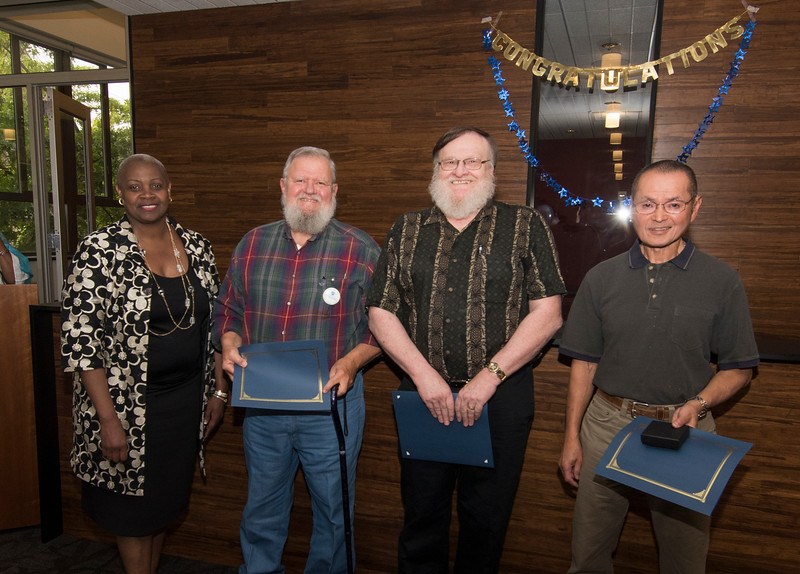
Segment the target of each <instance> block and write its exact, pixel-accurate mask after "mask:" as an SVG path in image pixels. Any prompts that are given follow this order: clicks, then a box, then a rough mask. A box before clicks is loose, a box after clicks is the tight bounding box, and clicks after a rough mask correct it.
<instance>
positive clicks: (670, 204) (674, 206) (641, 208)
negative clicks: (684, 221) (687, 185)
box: [633, 198, 694, 215]
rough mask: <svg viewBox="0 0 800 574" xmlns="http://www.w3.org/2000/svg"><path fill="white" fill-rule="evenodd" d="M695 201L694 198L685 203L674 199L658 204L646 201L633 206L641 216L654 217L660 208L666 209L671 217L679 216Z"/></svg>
mask: <svg viewBox="0 0 800 574" xmlns="http://www.w3.org/2000/svg"><path fill="white" fill-rule="evenodd" d="M693 201H694V198H692V199H690V200H688V201H684V200H683V199H672V200H670V201H666V202H664V203H656V202H655V201H649V200H644V201H640V202H639V203H634V204H633V210H634V211H635V212H636V213H638V214H639V215H652V214H653V213H655V212H656V209H658V207H659V206H661V207H663V208H664V211H666V212H667V213H669V214H670V215H678V214H679V213H683V210H684V209H686V206H687V205H689V204H690V203H692V202H693Z"/></svg>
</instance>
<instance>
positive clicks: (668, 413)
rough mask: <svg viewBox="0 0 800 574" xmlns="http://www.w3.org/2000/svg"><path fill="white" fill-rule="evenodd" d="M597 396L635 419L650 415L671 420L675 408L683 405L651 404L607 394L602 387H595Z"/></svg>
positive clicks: (662, 419) (652, 417)
mask: <svg viewBox="0 0 800 574" xmlns="http://www.w3.org/2000/svg"><path fill="white" fill-rule="evenodd" d="M597 396H599V397H600V398H601V399H603V400H604V401H605V402H607V403H608V404H609V405H612V406H614V407H616V408H618V409H619V410H621V411H623V412H624V413H626V414H627V415H628V416H629V417H631V418H632V419H635V418H636V417H637V416H642V417H650V418H651V419H656V420H659V421H671V420H672V414H673V413H674V412H675V409H677V408H678V407H680V406H682V405H683V403H680V404H676V405H651V404H649V403H641V402H639V401H634V400H633V399H626V398H623V397H616V396H614V395H609V394H608V393H607V392H605V391H603V390H602V389H597Z"/></svg>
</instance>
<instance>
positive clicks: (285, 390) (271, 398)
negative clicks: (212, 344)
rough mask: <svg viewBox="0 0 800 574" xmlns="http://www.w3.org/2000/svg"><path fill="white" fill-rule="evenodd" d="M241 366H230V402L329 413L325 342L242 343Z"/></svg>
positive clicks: (255, 406) (285, 409) (240, 349)
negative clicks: (245, 362) (231, 385)
mask: <svg viewBox="0 0 800 574" xmlns="http://www.w3.org/2000/svg"><path fill="white" fill-rule="evenodd" d="M239 353H240V354H241V355H242V356H243V357H245V358H246V359H247V367H245V368H244V369H243V368H241V367H239V366H238V365H235V366H234V368H233V389H232V392H231V395H232V399H231V404H233V406H236V407H250V408H257V409H271V410H279V411H310V412H330V410H331V398H330V394H329V393H323V392H322V387H324V386H325V383H327V382H328V359H327V352H326V350H325V344H324V343H323V342H322V341H319V340H308V341H287V342H272V343H256V344H253V345H242V346H241V347H239Z"/></svg>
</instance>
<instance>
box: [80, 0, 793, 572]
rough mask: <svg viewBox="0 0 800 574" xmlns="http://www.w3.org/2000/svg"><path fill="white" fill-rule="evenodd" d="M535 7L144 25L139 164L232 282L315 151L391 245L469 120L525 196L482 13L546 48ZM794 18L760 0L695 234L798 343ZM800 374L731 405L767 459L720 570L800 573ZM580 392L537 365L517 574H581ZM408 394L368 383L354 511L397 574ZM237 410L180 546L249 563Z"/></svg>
mask: <svg viewBox="0 0 800 574" xmlns="http://www.w3.org/2000/svg"><path fill="white" fill-rule="evenodd" d="M665 4H666V6H665V9H664V30H663V41H662V46H663V47H662V52H663V53H669V52H672V51H676V50H678V49H680V48H683V47H685V46H687V45H689V44H691V43H693V42H694V41H696V40H698V39H700V38H702V37H704V36H705V35H706V34H708V33H709V32H711V31H713V30H714V29H716V28H717V27H719V26H720V25H721V24H722V23H723V22H725V21H726V20H728V19H729V18H730V17H732V16H733V15H735V14H736V13H738V11H739V10H740V9H741V6H740V4H739V3H738V2H734V1H730V0H707V1H701V0H691V1H690V0H669V1H667V2H665ZM534 7H535V3H534V2H533V1H532V0H524V1H523V0H507V1H502V2H501V1H499V0H489V1H486V2H477V1H466V2H464V1H457V0H441V1H434V0H415V1H411V0H391V1H386V2H375V3H372V2H365V1H363V0H342V1H337V2H320V1H318V0H306V1H303V2H298V3H278V4H274V5H266V6H258V7H243V8H232V9H220V10H210V11H199V12H189V13H179V14H159V15H157V16H141V17H135V18H132V20H131V31H132V55H133V68H134V78H133V97H134V101H135V138H136V146H137V150H138V151H142V152H149V153H152V154H154V155H156V156H158V157H159V158H161V159H162V160H163V161H164V163H165V164H166V165H167V168H168V169H169V170H170V173H171V175H172V178H173V184H174V196H175V203H174V204H173V208H172V211H173V213H174V215H176V216H177V217H178V219H179V220H181V221H182V222H183V223H185V224H186V225H188V226H189V227H192V228H194V229H197V230H198V231H201V232H202V233H204V234H205V235H207V236H208V237H209V238H210V239H211V240H212V241H213V243H214V245H215V248H216V253H217V257H218V259H219V261H220V267H221V268H223V270H224V268H225V267H226V263H225V262H226V259H227V258H228V257H229V255H230V252H231V250H232V248H233V246H234V245H235V243H236V242H237V241H238V239H239V238H240V237H241V235H242V234H243V233H244V232H246V231H247V230H248V229H250V228H251V227H253V226H256V225H259V224H261V223H264V222H267V221H272V220H274V219H276V218H278V217H280V211H279V199H278V195H279V191H278V179H279V177H280V173H281V169H282V165H283V162H284V159H285V157H286V155H287V154H288V152H289V151H290V150H291V149H293V148H294V147H296V146H299V145H306V144H313V145H319V146H323V147H326V148H328V149H329V150H330V151H331V153H332V154H333V157H334V158H335V159H336V161H337V163H338V167H339V183H340V186H341V189H340V208H339V216H340V217H341V218H342V219H343V220H345V221H348V222H350V223H354V224H356V225H358V226H360V227H362V228H364V229H365V230H367V231H368V232H370V233H372V234H373V235H374V236H375V237H376V239H378V240H379V241H382V240H383V238H384V236H385V233H386V231H387V230H388V228H389V226H390V224H391V222H392V220H393V219H394V218H395V217H396V216H397V215H398V214H400V213H401V212H404V211H406V210H409V209H415V208H419V207H422V206H426V205H428V203H429V198H428V196H427V192H426V183H427V181H428V179H429V177H430V167H431V165H430V157H429V153H430V148H431V147H432V145H433V143H434V141H435V140H436V138H437V137H438V136H439V135H440V134H441V133H442V132H443V131H444V130H445V129H447V128H448V127H450V126H451V125H454V124H477V125H480V126H483V127H484V128H486V129H488V130H490V131H491V132H493V133H494V134H496V137H497V139H498V141H499V142H500V144H501V163H500V165H499V168H498V181H499V190H500V191H499V195H500V197H501V198H503V199H506V200H509V201H514V202H523V201H524V193H525V176H526V169H525V165H524V162H522V161H521V160H519V158H518V156H517V154H518V151H517V150H516V142H515V140H514V139H513V138H512V137H511V136H510V135H509V134H508V133H507V131H506V128H505V124H506V119H505V118H504V117H503V114H502V112H501V111H500V107H499V104H498V100H497V96H496V93H495V87H494V84H493V81H492V77H491V74H490V72H489V70H488V67H487V65H486V56H485V54H484V53H483V51H482V50H481V46H480V40H481V38H480V36H481V29H482V25H481V24H480V18H481V17H482V16H485V15H495V14H497V12H499V11H500V10H502V11H503V20H502V23H501V27H502V29H503V30H504V31H505V32H507V33H509V34H511V35H512V37H514V38H515V39H516V40H517V41H519V42H521V43H523V44H525V45H530V46H532V45H533V29H534V20H535V13H534V12H535V10H534ZM799 19H800V5H798V4H797V3H796V2H794V0H773V1H769V0H765V1H764V2H761V11H760V12H759V20H760V22H761V23H760V24H759V26H758V29H757V31H756V35H755V37H754V40H753V46H752V50H751V52H750V53H749V54H748V55H747V57H746V59H745V62H744V64H743V66H742V69H741V74H740V76H739V78H738V79H737V80H736V82H735V84H734V87H733V89H732V90H731V92H730V94H729V95H727V96H726V98H725V103H724V105H723V107H722V109H721V110H720V112H719V113H718V115H717V119H716V120H715V122H714V124H713V126H712V127H711V129H710V130H709V131H708V134H707V135H706V136H705V138H704V139H703V141H702V143H701V144H700V146H699V147H698V149H697V150H696V151H695V153H694V155H693V157H692V159H691V160H690V164H691V165H692V166H693V167H694V168H695V169H696V170H697V172H698V175H699V178H700V187H701V191H702V193H703V195H704V198H705V202H704V204H703V208H702V210H701V213H700V216H699V218H698V220H697V223H696V225H695V230H694V234H693V236H694V239H695V240H696V241H697V243H699V245H700V246H701V247H702V248H704V249H706V250H707V251H709V252H711V253H712V254H715V255H718V256H719V257H721V258H723V259H724V260H726V261H728V262H729V263H730V264H732V265H733V266H735V267H736V268H738V269H739V270H740V272H741V273H742V276H743V278H744V281H745V284H746V287H747V289H748V292H749V295H750V300H751V304H752V306H753V315H754V319H755V324H756V328H757V330H759V331H762V332H766V333H773V334H782V335H793V336H795V337H798V336H800V327H799V326H798V320H797V309H798V302H799V301H798V298H799V297H800V295H799V294H798V293H800V289H798V281H797V277H798V271H800V269H798V267H800V261H799V260H798V252H800V249H798V247H800V245H799V244H800V237H799V236H798V233H797V230H796V222H797V220H798V216H800V213H799V211H800V194H799V192H798V183H800V173H799V172H800V165H798V160H797V157H798V155H800V154H799V153H798V152H800V149H798V147H799V146H798V140H797V136H796V134H797V133H798V130H800V115H798V111H797V110H798V109H800V105H798V104H800V102H798V99H799V98H800V95H799V94H800V89H798V88H800V86H798V80H797V77H796V75H795V74H796V62H797V57H798V49H797V47H796V38H795V35H796V30H797V29H798V20H799ZM733 49H734V48H733V47H730V49H729V50H727V51H726V52H725V54H724V55H717V56H714V57H709V58H708V60H707V61H706V62H703V63H702V64H697V65H694V64H693V65H692V67H691V68H689V69H688V70H682V69H680V70H678V71H677V72H676V73H675V75H674V76H670V77H664V78H662V81H661V82H660V85H659V88H658V108H657V109H658V111H657V114H656V137H655V149H654V153H653V157H654V158H655V159H659V158H666V157H674V156H675V155H677V153H678V152H679V151H680V149H681V148H682V147H683V145H685V143H686V142H688V141H689V139H690V138H691V137H692V134H693V133H694V130H695V129H696V127H697V125H698V124H699V122H700V121H701V120H702V118H703V116H704V115H705V113H706V109H707V107H708V105H709V103H710V101H711V98H712V97H713V96H714V95H716V91H717V89H718V87H719V84H720V82H721V80H722V78H723V77H724V75H725V73H726V72H727V68H728V63H729V61H730V58H731V56H732V54H733ZM505 76H506V78H507V80H508V85H509V88H510V90H511V93H512V95H513V96H514V105H515V108H516V110H517V116H518V118H520V119H522V118H527V116H528V113H529V109H530V107H529V105H528V99H529V97H530V78H529V77H526V74H522V73H515V71H514V70H513V69H511V68H509V69H508V71H507V72H506V73H505ZM526 84H527V85H526ZM575 167H576V169H580V166H575ZM797 375H798V367H797V366H796V365H783V364H769V365H763V366H762V367H761V368H760V372H759V375H758V377H757V379H756V380H755V382H754V383H753V385H752V386H751V388H750V389H749V391H748V392H746V393H744V394H743V396H742V397H741V400H740V401H739V402H738V403H736V404H735V405H726V406H725V407H724V408H722V409H717V414H721V415H722V416H721V417H720V418H719V420H718V426H719V429H720V432H722V433H723V434H728V435H731V436H735V437H737V438H741V439H743V440H748V441H751V442H753V443H755V446H754V448H753V450H752V451H751V452H750V453H749V454H748V455H747V456H746V457H745V459H744V462H743V463H742V465H741V467H740V469H739V470H738V471H737V472H736V473H735V475H734V478H733V480H732V482H731V484H730V486H729V488H728V490H727V491H726V493H725V495H724V497H723V499H722V501H721V503H720V505H719V507H718V508H717V510H716V512H715V516H714V530H713V534H712V544H711V551H710V555H709V572H759V573H769V572H775V573H777V572H789V571H796V570H797V568H798V565H800V546H799V545H798V544H797V529H798V518H797V517H798V516H800V499H798V497H797V492H798V490H800V472H798V467H799V465H800V447H798V446H797V443H796V441H795V440H794V439H793V436H794V435H795V434H796V432H797V413H798V407H800V399H798V392H797V378H798V377H797ZM566 381H567V367H566V366H564V365H563V364H561V363H559V362H558V360H557V354H556V352H555V350H551V351H549V352H548V353H547V354H546V355H545V357H544V359H543V360H542V362H541V364H540V365H539V367H538V368H537V375H536V402H537V404H536V419H535V422H534V428H533V431H532V433H531V437H530V443H529V447H528V456H527V460H526V464H525V469H524V474H523V477H522V484H521V487H520V491H519V494H518V497H517V505H516V508H515V512H514V515H513V518H512V523H511V527H510V529H509V532H508V538H507V542H506V551H505V555H504V558H503V564H502V568H501V570H502V572H504V573H516V572H519V573H522V572H526V573H529V572H554V573H555V572H564V571H566V568H567V566H568V562H569V555H570V552H569V539H570V528H571V526H570V520H571V514H572V506H573V499H572V497H571V496H570V494H569V492H568V491H566V490H565V489H564V488H563V485H562V483H561V481H560V479H559V476H558V472H557V460H558V455H559V451H560V447H561V432H562V428H563V411H564V401H565V391H566ZM396 384H397V378H396V376H395V374H394V373H393V372H392V371H391V369H390V368H389V367H388V366H387V365H385V364H384V363H379V364H378V365H377V366H375V367H374V368H373V369H371V370H370V371H369V372H368V374H367V393H366V396H367V410H368V413H367V432H366V437H365V444H364V449H363V453H362V456H361V459H360V462H359V473H358V494H357V507H356V548H357V551H358V565H359V571H360V572H393V571H394V570H395V567H394V564H395V551H396V537H397V534H398V532H399V528H400V523H401V516H402V509H401V506H400V499H399V485H398V478H399V465H398V463H397V459H396V449H397V443H396V438H395V429H394V421H393V418H392V414H391V406H390V401H389V391H390V390H391V389H392V388H394V387H395V385H396ZM238 416H239V415H238V414H237V413H236V412H235V411H233V410H230V411H229V412H228V413H227V415H226V420H225V424H224V427H223V429H222V430H221V431H220V432H219V433H218V435H217V436H216V437H215V438H214V440H213V441H212V442H211V444H210V446H209V454H208V465H209V474H210V478H209V482H208V484H206V485H204V484H202V483H201V482H199V481H198V482H196V485H195V491H194V495H193V499H192V503H191V508H190V511H189V514H188V516H187V517H186V519H185V520H184V522H183V523H182V524H181V525H180V526H179V527H178V529H177V530H176V531H175V532H174V533H173V535H172V536H171V537H170V539H169V540H168V543H167V548H166V552H169V553H176V554H184V555H187V556H192V557H199V558H203V559H206V560H210V561H214V562H219V563H225V564H235V563H237V562H238V561H239V560H240V555H239V549H238V522H239V517H240V512H241V508H242V505H243V502H244V497H245V488H246V476H245V471H244V467H243V463H242V452H241V438H240V431H241V428H240V421H239V420H238V419H237V417H238ZM297 485H298V489H297V496H296V508H295V513H294V517H293V522H292V527H291V532H290V538H289V542H288V544H287V548H286V564H287V567H288V571H290V572H299V571H301V570H302V564H303V557H304V554H305V551H306V548H307V544H308V532H309V528H310V526H309V510H308V498H307V495H306V494H305V493H304V492H303V487H302V481H301V480H300V479H298V483H297ZM648 524H649V523H648V520H647V518H646V514H645V513H644V512H643V511H642V510H641V508H635V509H634V512H633V513H631V515H630V518H629V520H628V523H627V525H626V528H625V531H624V533H623V536H622V541H621V544H620V547H619V550H618V560H617V562H618V569H617V571H618V572H654V571H655V570H656V566H655V564H656V558H655V548H654V542H653V540H652V535H651V533H650V528H649V525H648ZM82 528H83V527H82ZM85 528H86V529H85V530H84V532H87V531H88V529H90V528H91V527H90V526H86V527H85ZM87 535H92V536H95V535H97V533H96V532H95V533H93V534H87Z"/></svg>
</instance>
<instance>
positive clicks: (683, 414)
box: [560, 160, 758, 574]
mask: <svg viewBox="0 0 800 574" xmlns="http://www.w3.org/2000/svg"><path fill="white" fill-rule="evenodd" d="M631 202H632V205H631V207H632V213H631V217H632V222H633V227H634V229H635V231H636V234H637V236H638V238H639V239H638V241H637V242H636V243H634V245H633V246H632V247H631V249H630V251H629V252H628V253H623V254H621V255H618V256H616V257H614V258H611V259H609V260H607V261H604V262H603V263H600V264H599V265H597V266H595V267H594V268H593V269H591V270H590V271H589V273H588V274H587V275H586V277H585V278H584V280H583V282H582V284H581V286H580V288H579V289H578V294H577V295H576V297H575V301H574V303H573V305H572V308H571V309H570V314H569V318H568V320H567V322H566V324H565V326H564V332H563V335H562V338H561V348H560V350H561V353H562V354H563V355H565V356H567V357H571V358H572V365H571V368H570V379H569V391H568V398H567V415H566V431H565V437H564V446H563V450H562V453H561V463H560V465H561V472H562V473H563V475H564V478H565V480H566V481H567V482H568V483H569V484H571V485H572V486H575V487H578V493H577V500H576V503H575V515H574V518H573V532H572V566H571V568H570V570H569V572H570V574H576V573H578V572H595V573H597V572H608V573H611V572H613V571H614V570H613V563H612V553H613V551H614V549H615V548H616V546H617V542H618V540H619V535H620V532H621V530H622V525H623V523H624V521H625V516H626V514H627V512H628V497H629V496H630V495H631V494H632V493H633V492H635V491H633V490H631V489H629V488H627V487H624V486H622V485H620V484H619V483H616V482H614V481H611V480H608V479H605V478H603V477H599V476H596V475H595V473H594V468H595V467H596V466H597V463H598V461H599V459H600V457H601V456H602V454H603V453H604V452H605V450H606V448H607V446H608V444H609V443H610V442H611V439H612V438H613V437H614V435H615V434H616V433H617V432H618V431H619V430H620V429H622V428H623V427H624V426H625V425H627V424H628V423H629V422H630V421H631V420H632V418H633V417H635V416H637V415H643V416H647V417H650V418H655V419H661V420H667V421H671V422H672V426H674V427H676V428H677V427H681V426H683V425H689V426H692V427H697V428H700V429H701V430H705V431H709V432H714V430H715V426H714V419H713V417H712V416H711V412H710V411H709V409H710V408H711V407H712V406H714V405H718V404H720V403H722V402H724V401H726V400H728V399H730V398H731V397H732V396H733V395H734V394H736V392H737V391H739V390H740V389H741V388H743V387H744V386H745V385H747V384H748V383H749V382H750V378H751V376H752V370H753V367H755V366H756V365H757V364H758V349H757V348H756V344H755V339H754V336H753V328H752V324H751V321H750V312H749V309H748V305H747V296H746V294H745V290H744V287H743V285H742V282H741V280H740V279H739V276H738V274H737V273H736V272H735V271H734V270H733V269H731V268H730V267H728V266H727V265H726V264H725V263H723V262H721V261H719V260H717V259H715V258H714V257H711V256H710V255H707V254H705V253H703V252H702V251H700V250H698V249H697V248H696V247H695V246H694V245H693V244H692V242H691V241H690V240H689V239H686V238H685V237H684V236H685V234H686V231H687V230H688V228H689V225H690V223H691V222H692V221H694V219H695V218H696V217H697V213H698V211H699V210H700V205H701V203H702V198H701V197H700V196H699V195H698V194H697V180H696V178H695V175H694V172H693V171H692V169H691V168H690V167H688V166H686V165H685V164H682V163H679V162H677V161H671V160H666V161H660V162H657V163H654V164H651V165H650V166H648V167H646V168H644V169H643V170H642V171H641V172H640V173H639V174H638V175H637V176H636V178H635V179H634V182H633V186H632V193H631ZM712 357H713V358H714V360H715V361H716V364H717V369H716V370H714V369H712V368H711V366H710V362H711V360H712ZM595 388H596V391H595ZM648 504H649V506H650V510H651V517H652V521H653V530H654V532H655V535H656V540H657V542H658V553H659V564H660V572H661V574H668V573H674V574H694V573H698V574H700V573H704V572H705V562H706V554H707V552H708V534H709V525H710V519H709V517H708V516H705V515H703V514H699V513H697V512H694V511H691V510H688V509H686V508H683V507H680V506H677V505H675V504H671V503H669V502H666V501H664V500H661V499H658V498H656V497H653V496H649V497H648Z"/></svg>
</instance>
